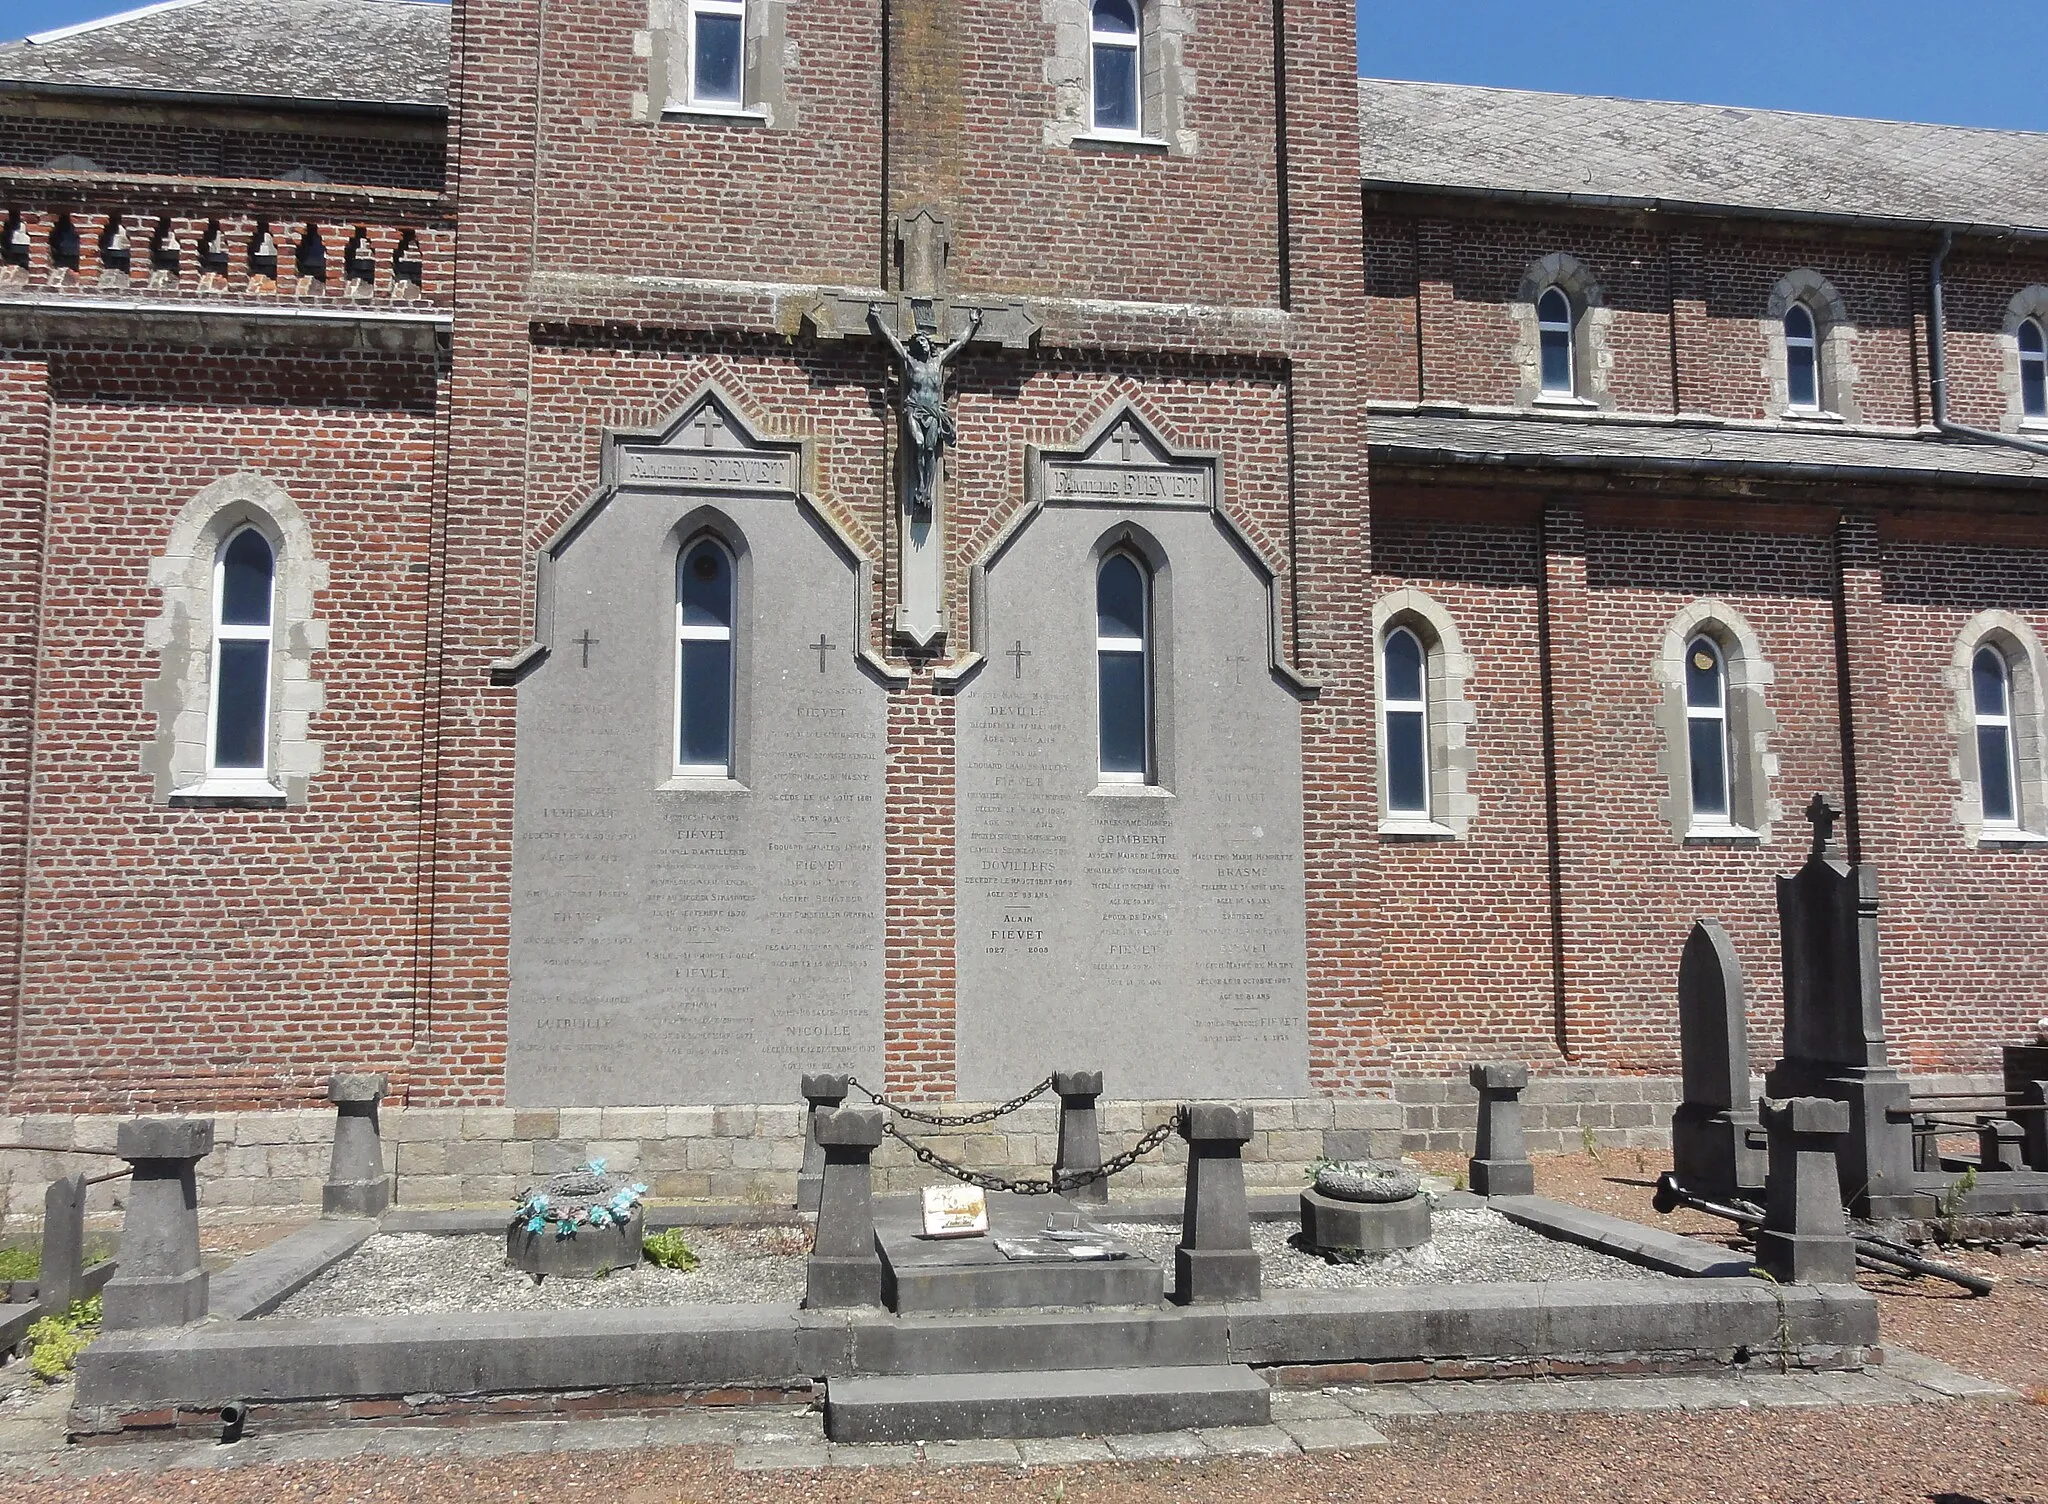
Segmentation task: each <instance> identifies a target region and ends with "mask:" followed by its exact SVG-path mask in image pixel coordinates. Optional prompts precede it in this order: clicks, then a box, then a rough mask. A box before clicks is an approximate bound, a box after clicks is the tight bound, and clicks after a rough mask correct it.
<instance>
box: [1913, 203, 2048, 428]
mask: <svg viewBox="0 0 2048 1504" xmlns="http://www.w3.org/2000/svg"><path fill="white" fill-rule="evenodd" d="M1955 244H1956V232H1955V231H1954V230H1943V231H1942V232H1941V249H1940V250H1938V251H1936V252H1935V253H1934V263H1933V265H1932V266H1931V267H1930V268H1929V269H1928V276H1927V291H1928V297H1929V301H1930V302H1931V303H1932V304H1933V309H1932V313H1933V328H1932V329H1931V330H1930V331H1929V338H1928V341H1927V386H1928V394H1929V395H1930V396H1931V397H1932V398H1933V399H1934V426H1935V427H1936V428H1937V429H1939V430H1940V431H1941V432H1943V433H1945V434H1947V435H1948V436H1949V437H1950V438H1954V439H1970V440H1973V441H1974V442H1976V443H1979V444H2004V445H2006V446H2007V447H2009V448H2012V449H2025V450H2027V451H2029V452H2030V453H2033V454H2048V444H2043V443H2040V442H2039V441H2037V440H2034V439H2022V438H2020V437H2018V436H2017V435H2014V434H2009V433H1993V432H1992V431H1991V430H1990V429H1988V428H1971V427H1969V426H1968V425H1966V424H1962V423H1951V422H1949V420H1948V314H1947V311H1946V309H1945V307H1944V303H1943V295H1942V280H1941V272H1942V267H1943V266H1944V265H1946V264H1947V261H1948V253H1949V252H1950V251H1952V250H1954V249H1955Z"/></svg>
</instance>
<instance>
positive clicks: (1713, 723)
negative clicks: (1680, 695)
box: [1685, 635, 1731, 827]
mask: <svg viewBox="0 0 2048 1504" xmlns="http://www.w3.org/2000/svg"><path fill="white" fill-rule="evenodd" d="M1685 723H1686V751H1687V755H1688V756H1689V758H1690V759H1691V764H1692V820H1693V824H1694V825H1695V826H1696V827H1700V826H1716V825H1727V824H1729V823H1731V822H1730V819H1729V804H1728V664H1727V660H1726V659H1725V658H1723V656H1722V654H1721V647H1720V644H1718V643H1716V642H1715V641H1714V639H1713V638H1711V637H1707V636H1704V635H1702V636H1699V637H1695V638H1693V640H1692V641H1691V642H1689V643H1687V644H1686V645H1685Z"/></svg>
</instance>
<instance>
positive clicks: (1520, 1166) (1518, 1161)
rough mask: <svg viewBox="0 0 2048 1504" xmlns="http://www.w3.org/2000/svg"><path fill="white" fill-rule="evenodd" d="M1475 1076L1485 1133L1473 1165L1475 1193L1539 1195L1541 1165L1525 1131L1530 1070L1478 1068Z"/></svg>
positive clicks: (1476, 1145) (1520, 1067) (1519, 1067)
mask: <svg viewBox="0 0 2048 1504" xmlns="http://www.w3.org/2000/svg"><path fill="white" fill-rule="evenodd" d="M1470 1077H1471V1081H1472V1085H1473V1087H1474V1088H1475V1089H1476V1090H1477V1091H1478V1093H1479V1133H1478V1138H1477V1141H1476V1142H1475V1143H1474V1145H1473V1153H1472V1158H1471V1160H1470V1162H1469V1163H1468V1165H1467V1167H1466V1168H1467V1172H1468V1175H1469V1179H1470V1183H1471V1186H1472V1190H1473V1192H1474V1193H1475V1194H1477V1195H1481V1196H1533V1195H1535V1194H1536V1167H1535V1166H1534V1165H1532V1164H1530V1163H1529V1142H1528V1138H1527V1137H1526V1135H1524V1133H1523V1132H1522V1091H1523V1089H1524V1088H1525V1087H1527V1086H1528V1084H1529V1067H1528V1066H1526V1065H1519V1064H1506V1065H1475V1066H1473V1067H1472V1068H1471V1072H1470Z"/></svg>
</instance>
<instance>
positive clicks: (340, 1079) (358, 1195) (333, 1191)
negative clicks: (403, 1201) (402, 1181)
mask: <svg viewBox="0 0 2048 1504" xmlns="http://www.w3.org/2000/svg"><path fill="white" fill-rule="evenodd" d="M390 1085H391V1083H390V1078H389V1077H387V1076H384V1075H381V1074H378V1073H374V1072H368V1071H337V1072H336V1073H335V1074H334V1075H333V1076H331V1077H329V1078H328V1081H327V1100H328V1101H330V1102H332V1103H333V1104H334V1106H335V1117H334V1158H333V1159H332V1160H331V1161H330V1162H329V1164H328V1169H327V1184H326V1185H324V1186H322V1187H321V1189H320V1210H321V1212H322V1213H323V1214H324V1215H326V1216H329V1217H381V1216H382V1215H384V1212H385V1210H386V1209H387V1208H388V1207H389V1206H390V1205H391V1177H390V1176H389V1175H387V1174H385V1173H384V1136H383V1130H382V1128H381V1127H380V1126H379V1124H378V1120H377V1104H378V1103H379V1102H380V1101H382V1100H383V1097H384V1093H385V1092H386V1091H388V1090H389V1089H390Z"/></svg>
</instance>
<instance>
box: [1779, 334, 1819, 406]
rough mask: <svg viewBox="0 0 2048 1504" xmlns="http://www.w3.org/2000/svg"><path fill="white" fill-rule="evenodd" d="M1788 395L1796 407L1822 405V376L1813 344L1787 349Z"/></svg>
mask: <svg viewBox="0 0 2048 1504" xmlns="http://www.w3.org/2000/svg"><path fill="white" fill-rule="evenodd" d="M1785 385H1786V395H1787V397H1789V398H1790V399H1791V403H1792V405H1793V406H1794V407H1819V406H1820V378H1819V374H1818V371H1817V369H1816V363H1815V361H1814V355H1813V346H1811V345H1791V346H1788V347H1787V348H1786V351H1785Z"/></svg>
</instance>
